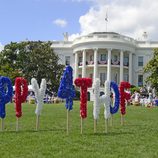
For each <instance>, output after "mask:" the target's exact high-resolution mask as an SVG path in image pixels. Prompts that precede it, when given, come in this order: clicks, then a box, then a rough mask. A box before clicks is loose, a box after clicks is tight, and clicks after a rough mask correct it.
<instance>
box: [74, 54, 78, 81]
mask: <svg viewBox="0 0 158 158" xmlns="http://www.w3.org/2000/svg"><path fill="white" fill-rule="evenodd" d="M74 74H75V75H74V80H75V79H76V78H78V53H77V52H75V72H74Z"/></svg>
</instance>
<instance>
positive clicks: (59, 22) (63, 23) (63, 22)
mask: <svg viewBox="0 0 158 158" xmlns="http://www.w3.org/2000/svg"><path fill="white" fill-rule="evenodd" d="M53 23H54V24H55V25H58V26H60V27H66V26H67V21H66V20H64V19H56V20H54V21H53Z"/></svg>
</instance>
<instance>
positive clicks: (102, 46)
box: [52, 32, 158, 96]
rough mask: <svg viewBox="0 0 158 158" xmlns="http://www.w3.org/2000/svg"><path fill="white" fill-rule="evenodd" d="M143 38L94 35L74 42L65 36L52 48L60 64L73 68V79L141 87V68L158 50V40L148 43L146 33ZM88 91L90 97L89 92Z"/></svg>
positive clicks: (111, 34)
mask: <svg viewBox="0 0 158 158" xmlns="http://www.w3.org/2000/svg"><path fill="white" fill-rule="evenodd" d="M65 37H66V36H65ZM143 37H144V39H143V40H134V39H133V38H130V37H127V36H124V35H121V34H118V33H115V32H94V33H91V34H88V35H86V36H81V37H78V38H76V39H75V40H73V41H68V39H67V37H66V38H65V39H64V40H63V41H54V42H53V44H52V48H53V49H54V51H55V52H56V53H57V54H58V56H59V58H60V62H61V63H62V64H65V65H71V66H72V67H73V70H74V79H75V78H78V77H90V78H92V79H93V81H94V80H95V78H100V83H101V85H100V86H101V87H103V84H104V81H105V80H112V81H115V82H116V83H118V84H119V83H120V81H128V82H130V83H131V84H132V85H136V86H143V84H144V80H145V78H146V75H145V74H143V66H145V64H146V63H147V62H148V61H149V60H150V59H151V58H152V54H153V49H154V48H158V41H149V40H147V38H146V33H144V36H143ZM101 89H103V88H101ZM89 92H90V93H91V96H92V89H89Z"/></svg>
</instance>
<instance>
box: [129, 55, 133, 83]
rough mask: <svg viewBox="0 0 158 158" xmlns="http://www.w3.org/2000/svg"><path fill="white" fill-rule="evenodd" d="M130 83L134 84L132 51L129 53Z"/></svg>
mask: <svg viewBox="0 0 158 158" xmlns="http://www.w3.org/2000/svg"><path fill="white" fill-rule="evenodd" d="M129 83H130V84H132V53H131V52H130V53H129Z"/></svg>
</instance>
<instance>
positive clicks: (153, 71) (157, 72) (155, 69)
mask: <svg viewBox="0 0 158 158" xmlns="http://www.w3.org/2000/svg"><path fill="white" fill-rule="evenodd" d="M144 73H148V77H147V78H146V82H150V83H151V85H152V87H155V89H156V91H157V92H158V48H156V49H154V54H153V57H152V59H151V60H150V61H149V62H148V63H147V64H146V66H145V67H144Z"/></svg>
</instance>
